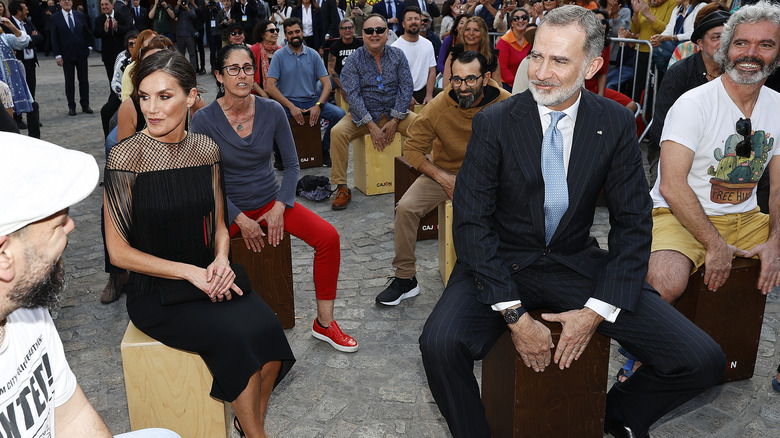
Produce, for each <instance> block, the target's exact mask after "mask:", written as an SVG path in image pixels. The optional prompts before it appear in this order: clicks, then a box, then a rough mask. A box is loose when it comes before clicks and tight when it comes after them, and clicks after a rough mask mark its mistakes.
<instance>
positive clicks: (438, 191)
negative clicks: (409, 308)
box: [376, 52, 511, 306]
mask: <svg viewBox="0 0 780 438" xmlns="http://www.w3.org/2000/svg"><path fill="white" fill-rule="evenodd" d="M450 84H451V85H450V86H448V87H447V88H446V89H444V92H442V93H440V94H439V95H437V96H436V97H435V98H434V99H433V100H431V101H430V102H429V103H428V105H426V106H425V108H423V110H422V111H421V112H420V114H419V115H418V116H417V118H416V119H415V120H414V122H413V123H412V125H411V126H410V127H409V139H408V140H407V141H406V145H405V146H404V158H406V160H407V161H408V162H409V164H411V165H412V166H414V167H415V168H416V169H417V170H419V171H420V172H422V174H423V175H421V176H420V177H419V178H417V179H416V180H415V181H414V183H412V185H411V186H410V187H409V190H407V191H406V193H404V196H403V197H402V198H401V200H400V201H398V206H397V207H396V210H395V258H394V259H393V266H394V267H395V277H394V278H393V281H392V283H390V285H389V286H387V288H386V289H385V290H384V291H382V293H380V294H379V295H378V296H377V297H376V302H377V303H379V304H383V305H386V306H395V305H397V304H399V303H400V302H401V301H402V300H404V299H406V298H411V297H413V296H416V295H417V294H419V293H420V288H419V287H418V286H417V279H416V278H415V274H416V272H417V271H416V268H415V262H416V261H417V258H416V257H415V255H414V247H415V243H416V242H417V228H418V227H419V226H420V218H422V217H423V216H425V215H426V214H428V212H430V211H431V210H433V209H434V208H436V207H437V206H438V205H439V204H441V203H442V202H444V201H446V200H447V199H452V191H453V189H454V187H455V175H457V173H458V170H459V169H460V165H461V164H462V163H463V158H464V157H465V155H466V145H467V144H468V142H469V138H471V119H472V118H473V117H474V115H475V114H476V113H477V112H478V111H479V110H481V109H482V108H484V107H486V106H488V105H492V104H494V103H496V102H499V101H502V100H504V99H507V98H509V97H510V96H511V95H510V94H509V93H508V92H507V91H505V90H504V89H502V88H501V87H500V86H499V85H498V84H497V83H496V81H494V80H493V79H491V78H490V71H488V65H487V60H486V59H485V57H484V56H482V55H481V54H479V53H478V52H463V53H461V54H460V55H458V56H457V57H456V58H455V59H454V60H453V62H452V77H451V78H450ZM426 154H432V159H431V160H428V158H427V157H426Z"/></svg>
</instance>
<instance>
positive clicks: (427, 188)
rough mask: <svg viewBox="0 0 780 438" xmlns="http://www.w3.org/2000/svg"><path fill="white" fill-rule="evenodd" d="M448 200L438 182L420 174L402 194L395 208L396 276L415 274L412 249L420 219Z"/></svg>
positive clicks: (415, 241)
mask: <svg viewBox="0 0 780 438" xmlns="http://www.w3.org/2000/svg"><path fill="white" fill-rule="evenodd" d="M447 199H449V197H448V196H447V192H445V191H444V188H442V186H441V185H439V183H437V182H436V181H434V180H432V179H431V178H428V177H427V176H425V175H420V176H419V177H418V178H417V179H416V180H414V182H413V183H412V185H411V186H409V190H407V191H406V193H404V195H403V196H402V197H401V200H400V201H398V206H397V207H396V208H395V258H394V259H393V266H394V267H395V276H396V277H398V278H407V279H408V278H412V277H414V276H415V274H416V273H417V269H416V268H415V262H416V261H417V257H415V255H414V247H415V245H416V244H417V229H418V228H419V227H420V219H422V217H423V216H425V215H426V214H428V213H429V212H430V211H431V210H433V209H434V208H436V206H438V205H439V204H441V203H443V202H444V201H446V200H447Z"/></svg>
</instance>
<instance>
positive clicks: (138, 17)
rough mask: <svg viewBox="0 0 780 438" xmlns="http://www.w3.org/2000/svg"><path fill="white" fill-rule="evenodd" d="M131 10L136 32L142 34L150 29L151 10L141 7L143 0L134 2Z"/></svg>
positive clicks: (134, 0)
mask: <svg viewBox="0 0 780 438" xmlns="http://www.w3.org/2000/svg"><path fill="white" fill-rule="evenodd" d="M130 9H131V11H130V12H131V13H132V14H133V24H134V25H135V28H136V30H138V32H142V31H144V30H146V29H149V17H148V15H149V10H148V9H146V8H145V7H143V6H141V0H133V6H132V7H131V8H130Z"/></svg>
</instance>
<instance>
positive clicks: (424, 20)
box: [422, 18, 431, 23]
mask: <svg viewBox="0 0 780 438" xmlns="http://www.w3.org/2000/svg"><path fill="white" fill-rule="evenodd" d="M422 22H423V23H430V22H431V20H429V19H427V18H423V21H422Z"/></svg>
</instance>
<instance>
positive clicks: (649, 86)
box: [605, 38, 658, 142]
mask: <svg viewBox="0 0 780 438" xmlns="http://www.w3.org/2000/svg"><path fill="white" fill-rule="evenodd" d="M610 40H611V41H612V42H613V43H618V44H617V47H618V48H619V53H618V55H617V68H618V91H620V86H621V84H622V83H623V80H622V79H623V59H624V57H625V54H626V49H628V50H634V51H635V54H634V77H633V78H632V80H631V88H630V89H629V92H628V96H629V97H631V98H632V99H633V98H634V95H635V93H634V91H635V90H636V89H637V79H636V78H637V72H638V70H639V47H640V46H641V45H644V46H647V48H648V50H649V53H648V62H647V72H646V74H645V83H644V90H645V96H644V99H642V104H641V105H639V102H637V105H638V106H639V109H638V110H637V113H636V116H637V117H638V116H640V115H641V116H642V121H643V122H644V123H645V130H644V131H642V135H640V136H639V141H640V142H641V141H642V140H643V139H644V138H645V136H646V135H647V132H648V131H649V130H650V126H651V125H652V124H653V112H654V110H655V97H656V92H657V91H658V84H657V79H658V69H656V68H655V67H654V65H653V45H652V44H650V41H649V40H638V39H634V38H610ZM629 44H633V45H634V47H633V48H631V47H630V46H629ZM605 61H606V62H609V60H605ZM648 93H650V94H652V99H650V98H649V97H648Z"/></svg>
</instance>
